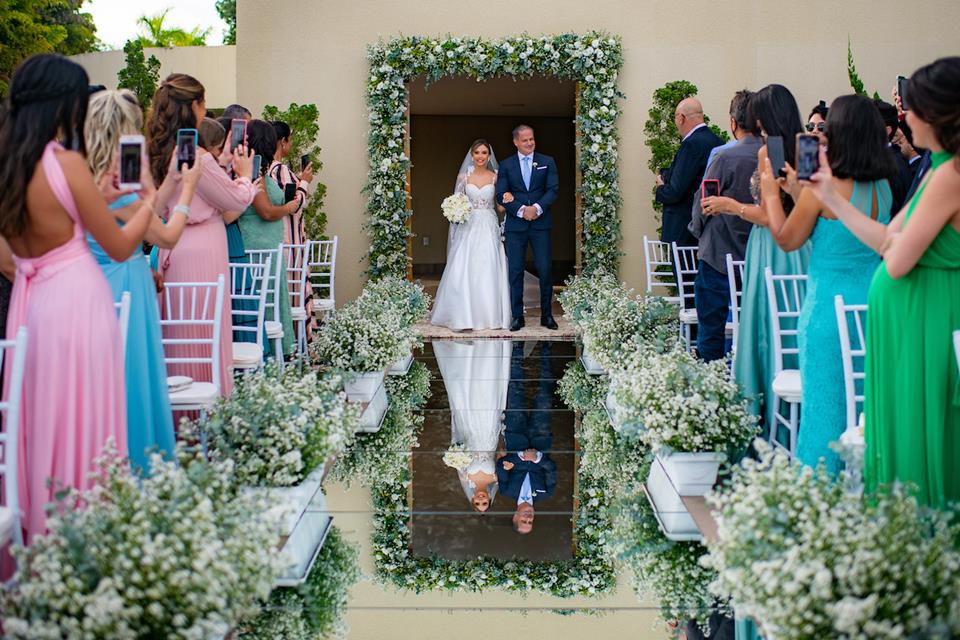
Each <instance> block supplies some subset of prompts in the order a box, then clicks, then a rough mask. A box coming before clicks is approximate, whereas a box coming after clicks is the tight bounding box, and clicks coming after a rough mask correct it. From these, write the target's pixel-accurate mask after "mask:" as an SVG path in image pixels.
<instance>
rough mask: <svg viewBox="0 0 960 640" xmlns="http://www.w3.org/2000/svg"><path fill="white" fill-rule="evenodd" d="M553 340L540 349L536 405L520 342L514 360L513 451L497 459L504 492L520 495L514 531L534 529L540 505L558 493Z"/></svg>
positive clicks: (510, 396)
mask: <svg viewBox="0 0 960 640" xmlns="http://www.w3.org/2000/svg"><path fill="white" fill-rule="evenodd" d="M549 358H550V343H549V342H543V343H541V347H540V374H539V376H538V377H539V385H538V387H537V395H536V397H535V398H534V401H533V407H529V408H528V405H527V402H526V398H524V393H523V383H522V382H521V380H522V378H523V367H522V364H523V343H522V342H515V343H514V345H513V355H512V357H511V362H510V383H509V390H508V391H507V411H506V430H505V431H504V436H503V437H504V443H505V445H506V449H507V451H508V453H507V454H506V455H505V456H503V457H502V458H500V459H499V460H498V461H497V481H498V483H499V486H500V493H501V495H504V496H509V497H511V498H514V499H516V501H517V510H516V513H514V514H513V529H514V531H516V532H517V533H521V534H527V533H530V532H531V531H533V518H534V504H536V501H537V500H543V499H545V498H549V497H550V496H552V495H553V492H554V489H556V487H557V463H556V462H554V461H553V459H552V458H551V457H550V454H549V451H550V449H551V446H552V440H553V438H552V435H551V433H550V413H549V409H550V405H551V402H552V399H553V395H554V393H555V390H556V381H555V380H552V379H551V377H550V360H549Z"/></svg>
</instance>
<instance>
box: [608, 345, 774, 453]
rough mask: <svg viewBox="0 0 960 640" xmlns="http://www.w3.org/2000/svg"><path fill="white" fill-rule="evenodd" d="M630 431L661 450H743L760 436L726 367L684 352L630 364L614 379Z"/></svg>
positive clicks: (649, 356)
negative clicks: (632, 426) (630, 426)
mask: <svg viewBox="0 0 960 640" xmlns="http://www.w3.org/2000/svg"><path fill="white" fill-rule="evenodd" d="M611 378H612V381H611V388H612V389H613V390H614V394H615V395H616V399H617V402H618V403H619V405H620V408H621V411H622V413H623V414H624V416H625V418H624V428H628V426H629V425H634V426H635V427H636V432H637V435H638V436H639V437H640V438H641V439H642V440H643V441H644V442H646V443H647V444H648V445H649V446H651V447H653V448H655V449H664V448H665V449H671V450H673V451H682V452H688V453H695V452H707V451H720V452H724V451H727V450H739V449H742V448H743V447H745V446H746V445H747V443H749V442H750V439H751V438H753V437H754V436H755V435H756V433H757V421H756V417H755V416H753V415H752V414H751V413H750V412H749V411H748V410H747V407H748V405H747V401H746V400H745V399H744V398H743V396H742V395H741V393H740V389H739V387H738V386H737V384H736V383H735V382H733V381H731V380H730V377H729V373H728V371H727V369H726V365H725V363H724V362H723V361H716V362H712V363H709V364H708V363H704V362H703V361H701V360H698V359H697V358H695V357H694V356H693V355H691V354H689V353H688V352H686V351H684V350H682V349H678V350H675V351H671V352H667V353H648V354H646V355H641V356H639V357H636V358H632V359H630V360H629V361H628V362H627V363H626V365H625V368H624V369H622V370H619V371H615V372H613V373H611Z"/></svg>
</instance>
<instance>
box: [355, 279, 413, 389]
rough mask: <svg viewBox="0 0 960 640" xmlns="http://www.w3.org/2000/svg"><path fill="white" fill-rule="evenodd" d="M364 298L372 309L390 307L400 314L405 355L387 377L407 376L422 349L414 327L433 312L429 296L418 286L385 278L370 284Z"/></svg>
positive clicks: (393, 366) (392, 367) (365, 290)
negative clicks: (417, 349) (414, 352)
mask: <svg viewBox="0 0 960 640" xmlns="http://www.w3.org/2000/svg"><path fill="white" fill-rule="evenodd" d="M361 297H362V298H364V299H365V301H366V302H367V303H368V304H370V305H371V306H372V307H373V308H382V307H386V306H389V307H390V308H392V309H393V310H394V311H395V312H396V313H397V315H398V317H399V323H400V326H401V328H402V329H403V334H402V338H403V340H404V342H405V345H404V348H403V350H402V351H403V353H404V355H403V356H401V357H400V358H399V359H398V360H396V361H395V362H393V363H392V364H391V365H390V367H389V368H388V369H387V374H388V375H392V376H402V375H404V374H406V373H407V371H409V370H410V365H411V364H413V350H414V349H415V348H417V347H418V346H419V345H420V338H419V335H418V334H417V333H416V332H415V331H414V330H413V327H414V325H415V324H417V323H418V322H422V321H423V320H424V319H426V317H427V312H428V311H429V309H430V296H429V295H427V293H426V291H424V289H423V286H422V285H421V284H420V283H419V282H412V281H410V280H407V279H405V278H399V277H396V276H386V277H383V278H379V279H377V280H374V281H372V282H370V283H368V284H367V286H366V287H365V288H364V290H363V294H362V296H361Z"/></svg>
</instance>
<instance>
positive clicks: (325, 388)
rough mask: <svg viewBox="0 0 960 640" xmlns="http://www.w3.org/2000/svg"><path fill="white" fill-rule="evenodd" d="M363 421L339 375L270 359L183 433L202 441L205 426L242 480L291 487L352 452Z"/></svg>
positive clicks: (212, 444)
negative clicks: (330, 460)
mask: <svg viewBox="0 0 960 640" xmlns="http://www.w3.org/2000/svg"><path fill="white" fill-rule="evenodd" d="M358 421H359V408H358V407H356V406H354V405H351V404H350V403H348V402H347V401H346V396H345V395H344V393H343V390H342V380H341V379H340V377H339V376H337V375H335V374H328V375H327V376H325V377H321V376H320V374H318V373H317V372H315V371H311V370H309V369H307V368H306V367H304V366H302V365H300V364H298V363H291V364H290V365H288V366H287V367H286V368H285V369H284V370H283V371H281V370H280V369H279V368H278V367H277V365H276V364H274V363H270V364H268V365H266V366H265V367H264V368H263V369H261V370H258V371H254V372H250V373H246V374H244V375H243V376H241V377H240V378H239V379H238V380H237V384H236V386H235V387H234V392H233V395H232V396H231V397H229V398H221V399H220V400H219V401H218V402H217V405H216V406H215V408H214V409H213V410H212V411H211V412H210V413H209V415H208V416H207V418H206V419H205V420H204V421H203V422H200V423H192V424H187V425H185V426H184V431H183V433H184V436H185V437H187V438H190V439H194V440H199V438H200V433H201V431H202V432H203V433H205V435H206V439H207V443H208V448H209V451H210V454H211V455H212V456H213V457H215V458H218V459H230V460H233V461H234V464H235V465H236V475H237V479H238V481H239V482H241V483H243V484H245V485H252V486H261V487H288V486H292V485H295V484H298V483H299V482H300V481H301V480H303V478H304V477H305V476H306V475H307V474H309V473H311V472H312V471H313V470H314V469H315V468H316V467H318V466H319V465H321V464H323V463H324V462H325V461H326V460H327V458H329V457H331V456H335V455H337V454H339V453H340V452H341V451H344V450H345V449H346V448H347V446H348V444H349V443H350V442H351V441H352V439H353V434H354V431H356V426H357V423H358Z"/></svg>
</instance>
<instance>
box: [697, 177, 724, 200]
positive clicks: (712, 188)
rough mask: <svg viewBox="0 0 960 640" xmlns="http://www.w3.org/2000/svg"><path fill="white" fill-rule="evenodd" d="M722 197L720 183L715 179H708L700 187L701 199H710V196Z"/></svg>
mask: <svg viewBox="0 0 960 640" xmlns="http://www.w3.org/2000/svg"><path fill="white" fill-rule="evenodd" d="M718 195H720V181H719V180H717V179H715V178H707V179H706V180H704V181H703V183H701V185H700V197H701V198H709V197H710V196H718Z"/></svg>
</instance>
